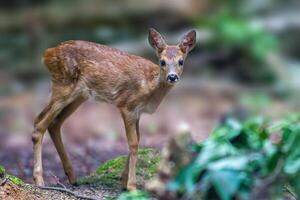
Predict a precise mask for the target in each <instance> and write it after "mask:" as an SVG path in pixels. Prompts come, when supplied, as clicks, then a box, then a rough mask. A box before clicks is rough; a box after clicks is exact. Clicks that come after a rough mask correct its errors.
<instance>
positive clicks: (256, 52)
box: [196, 4, 280, 83]
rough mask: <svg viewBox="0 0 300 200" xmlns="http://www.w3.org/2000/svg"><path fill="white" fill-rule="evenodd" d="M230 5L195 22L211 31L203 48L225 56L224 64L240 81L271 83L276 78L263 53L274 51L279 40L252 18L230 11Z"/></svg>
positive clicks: (277, 46) (265, 54) (277, 48)
mask: <svg viewBox="0 0 300 200" xmlns="http://www.w3.org/2000/svg"><path fill="white" fill-rule="evenodd" d="M233 8H234V6H233V5H230V4H228V5H226V9H222V10H220V11H219V12H216V13H213V15H211V16H208V17H206V18H205V19H203V18H200V19H199V20H198V21H197V22H196V24H197V25H198V26H199V28H200V29H201V28H207V29H208V30H210V31H211V32H212V34H213V40H210V41H209V42H207V44H205V48H206V49H208V50H210V51H212V52H219V54H221V56H225V57H227V58H226V59H228V60H229V63H228V65H230V67H231V68H233V69H234V70H235V72H236V73H237V77H238V78H239V79H240V80H243V81H245V80H244V79H246V80H250V81H252V82H263V83H272V82H274V80H275V78H276V77H275V74H274V72H273V71H272V69H271V68H270V67H268V65H269V63H268V60H267V56H268V54H270V53H274V52H278V50H279V46H280V45H279V39H278V38H277V36H276V35H275V34H274V33H271V32H270V31H267V30H266V29H264V28H263V27H261V26H259V25H257V24H255V23H252V21H251V20H252V18H249V17H245V16H244V14H243V13H239V12H235V10H234V11H233Z"/></svg>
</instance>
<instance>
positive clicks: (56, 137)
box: [48, 97, 86, 184]
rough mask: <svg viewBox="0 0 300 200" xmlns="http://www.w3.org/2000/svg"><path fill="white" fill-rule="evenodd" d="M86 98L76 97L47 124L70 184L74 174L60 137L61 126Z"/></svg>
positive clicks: (72, 182)
mask: <svg viewBox="0 0 300 200" xmlns="http://www.w3.org/2000/svg"><path fill="white" fill-rule="evenodd" d="M85 100H86V99H85V98H84V97H78V98H76V99H75V100H74V101H73V102H72V103H70V104H69V105H68V106H66V107H65V108H64V109H63V110H62V111H61V112H60V113H59V114H58V115H57V117H56V118H55V119H54V121H53V122H52V123H51V124H50V125H49V127H48V131H49V134H50V137H51V139H52V141H53V143H54V145H55V148H56V150H57V153H58V155H59V157H60V159H61V162H62V164H63V168H64V171H65V173H66V175H67V176H68V179H69V182H70V184H75V182H76V176H75V173H74V170H73V167H72V164H71V161H70V160H69V158H68V155H67V153H66V151H65V148H64V144H63V142H62V138H61V126H62V124H63V122H64V121H65V119H67V118H68V117H69V116H70V115H71V114H72V113H73V112H74V111H75V110H76V109H77V108H78V107H79V106H80V105H81V104H82V103H83V102H84V101H85Z"/></svg>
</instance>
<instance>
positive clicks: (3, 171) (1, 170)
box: [0, 165, 5, 177]
mask: <svg viewBox="0 0 300 200" xmlns="http://www.w3.org/2000/svg"><path fill="white" fill-rule="evenodd" d="M4 174H5V168H4V167H3V166H2V165H0V177H2V176H3V175H4Z"/></svg>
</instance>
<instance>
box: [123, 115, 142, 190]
mask: <svg viewBox="0 0 300 200" xmlns="http://www.w3.org/2000/svg"><path fill="white" fill-rule="evenodd" d="M139 121H140V120H139V119H137V120H136V123H135V127H136V133H137V139H138V143H139V141H140V130H139ZM128 170H129V158H128V159H127V161H126V165H125V169H124V171H123V173H122V185H123V186H124V187H125V188H126V184H127V182H128Z"/></svg>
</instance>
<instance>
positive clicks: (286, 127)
mask: <svg viewBox="0 0 300 200" xmlns="http://www.w3.org/2000/svg"><path fill="white" fill-rule="evenodd" d="M272 137H275V138H277V140H274V139H273V140H271V139H270V138H272ZM299 145H300V117H299V115H293V116H291V117H288V118H286V119H283V120H281V121H279V122H277V123H275V124H273V125H271V126H269V123H268V122H267V121H266V120H264V119H263V118H262V117H257V118H252V119H249V120H247V121H245V122H243V123H242V122H240V121H238V120H236V119H234V118H231V119H227V121H225V122H224V124H222V125H221V126H219V127H218V128H216V129H215V130H214V131H213V133H212V134H211V136H210V137H209V138H208V139H207V140H205V141H204V142H202V143H199V144H197V145H196V146H195V152H197V156H196V158H195V159H194V160H193V162H191V163H190V164H189V165H188V166H186V167H185V168H184V169H183V170H182V171H181V172H180V173H179V174H178V175H177V176H176V177H175V178H174V180H173V181H172V182H171V183H170V184H169V189H170V190H172V191H176V192H177V193H180V194H184V195H186V196H194V197H195V196H197V197H201V198H203V199H222V200H227V199H249V198H252V199H253V198H254V199H258V198H259V197H261V195H264V196H263V197H264V198H267V199H273V198H283V197H284V195H285V193H284V192H283V189H284V187H286V186H288V187H289V188H291V189H292V190H293V191H294V192H295V194H296V195H297V196H300V182H299V180H300V179H299V173H300V149H299ZM255 197H256V198H255Z"/></svg>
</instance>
